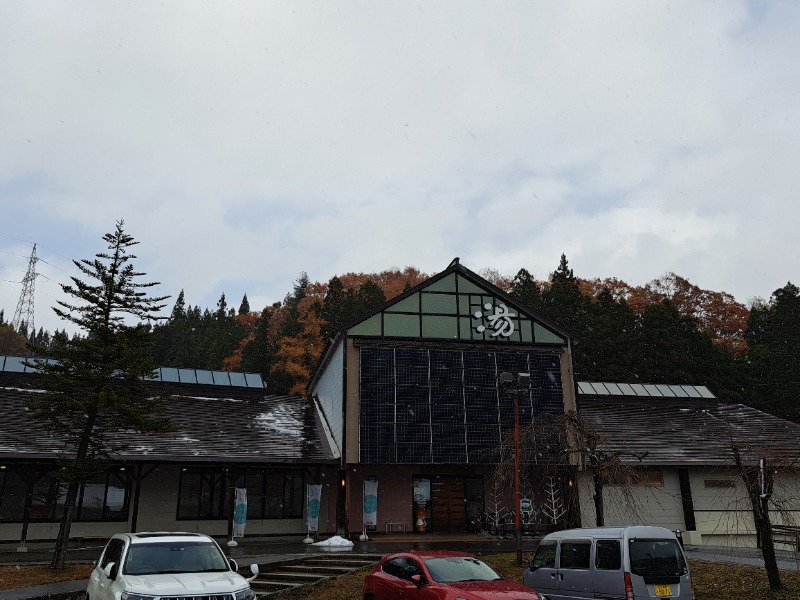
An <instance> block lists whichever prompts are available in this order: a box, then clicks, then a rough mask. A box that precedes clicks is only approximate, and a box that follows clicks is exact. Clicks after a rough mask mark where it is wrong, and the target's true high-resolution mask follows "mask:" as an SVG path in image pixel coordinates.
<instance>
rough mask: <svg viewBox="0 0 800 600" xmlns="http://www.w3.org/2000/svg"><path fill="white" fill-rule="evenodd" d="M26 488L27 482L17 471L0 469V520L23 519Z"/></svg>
mask: <svg viewBox="0 0 800 600" xmlns="http://www.w3.org/2000/svg"><path fill="white" fill-rule="evenodd" d="M25 489H26V488H25V482H24V481H23V480H22V477H20V476H19V474H18V473H17V472H16V471H13V470H11V469H2V470H0V521H21V520H22V515H23V511H24V508H25Z"/></svg>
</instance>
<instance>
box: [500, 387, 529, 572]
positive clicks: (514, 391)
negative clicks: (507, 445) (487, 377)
mask: <svg viewBox="0 0 800 600" xmlns="http://www.w3.org/2000/svg"><path fill="white" fill-rule="evenodd" d="M513 381H514V375H513V374H512V373H508V372H507V371H504V372H502V373H500V385H502V386H503V389H504V390H505V391H506V392H508V393H509V394H511V396H512V397H513V398H514V502H515V504H516V506H515V510H514V538H515V539H516V546H517V547H516V552H517V565H521V564H522V524H521V514H520V513H521V512H522V511H521V505H522V498H521V496H520V491H519V393H520V392H521V391H523V390H528V389H530V386H531V374H530V373H517V387H515V388H510V387H508V385H509V384H511V383H513Z"/></svg>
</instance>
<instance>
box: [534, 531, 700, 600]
mask: <svg viewBox="0 0 800 600" xmlns="http://www.w3.org/2000/svg"><path fill="white" fill-rule="evenodd" d="M523 581H524V582H525V585H527V586H528V587H531V588H534V589H535V590H536V591H537V592H539V593H540V594H542V596H543V597H544V598H546V599H547V600H575V599H577V598H581V599H587V598H604V599H608V600H611V599H619V600H642V599H644V598H680V599H685V600H692V599H693V598H694V591H693V590H692V579H691V576H690V574H689V564H688V562H687V560H686V556H685V555H684V553H683V548H682V547H681V544H680V543H679V542H678V539H677V537H676V536H675V534H674V533H673V532H672V531H670V530H669V529H665V528H664V527H649V526H638V525H637V526H629V527H596V528H583V529H566V530H564V531H556V532H555V533H550V534H548V535H546V536H545V537H544V538H543V539H542V541H541V543H540V544H539V547H538V548H537V550H536V553H535V554H534V555H533V558H531V560H530V563H529V564H528V568H527V569H526V570H525V574H524V576H523Z"/></svg>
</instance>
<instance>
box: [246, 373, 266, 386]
mask: <svg viewBox="0 0 800 600" xmlns="http://www.w3.org/2000/svg"><path fill="white" fill-rule="evenodd" d="M244 377H245V379H246V380H247V387H253V388H263V387H264V380H263V379H262V378H261V375H259V374H258V373H245V374H244Z"/></svg>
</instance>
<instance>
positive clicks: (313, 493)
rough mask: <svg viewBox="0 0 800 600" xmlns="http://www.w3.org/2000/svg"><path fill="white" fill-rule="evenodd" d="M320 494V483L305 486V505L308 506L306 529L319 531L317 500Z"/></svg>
mask: <svg viewBox="0 0 800 600" xmlns="http://www.w3.org/2000/svg"><path fill="white" fill-rule="evenodd" d="M321 495H322V486H321V485H307V486H306V496H307V500H306V506H307V507H308V511H307V514H308V517H307V518H308V521H307V524H308V530H309V531H319V500H320V496H321Z"/></svg>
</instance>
